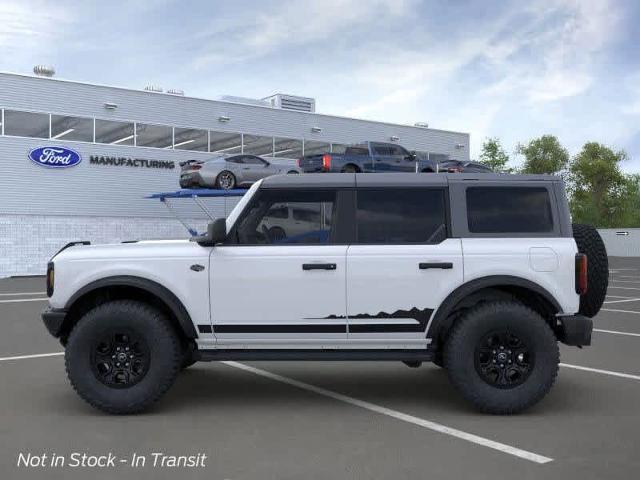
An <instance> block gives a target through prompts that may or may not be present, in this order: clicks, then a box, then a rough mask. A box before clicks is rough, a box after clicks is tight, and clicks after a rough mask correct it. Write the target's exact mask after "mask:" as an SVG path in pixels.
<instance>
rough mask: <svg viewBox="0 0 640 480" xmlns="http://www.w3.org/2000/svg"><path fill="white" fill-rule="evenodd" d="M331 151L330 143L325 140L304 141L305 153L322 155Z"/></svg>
mask: <svg viewBox="0 0 640 480" xmlns="http://www.w3.org/2000/svg"><path fill="white" fill-rule="evenodd" d="M330 151H331V144H330V143H326V142H318V141H315V140H305V141H304V154H305V155H322V154H324V153H329V152H330Z"/></svg>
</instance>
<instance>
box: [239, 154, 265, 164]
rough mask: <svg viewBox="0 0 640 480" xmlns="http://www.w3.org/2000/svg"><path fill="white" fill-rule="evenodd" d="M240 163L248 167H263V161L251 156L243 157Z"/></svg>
mask: <svg viewBox="0 0 640 480" xmlns="http://www.w3.org/2000/svg"><path fill="white" fill-rule="evenodd" d="M242 163H246V164H248V165H264V164H265V161H264V160H262V159H261V158H258V157H254V156H252V155H245V156H244V157H243V162H242Z"/></svg>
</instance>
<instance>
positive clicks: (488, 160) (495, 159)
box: [478, 137, 513, 173]
mask: <svg viewBox="0 0 640 480" xmlns="http://www.w3.org/2000/svg"><path fill="white" fill-rule="evenodd" d="M478 161H479V162H480V163H482V164H484V165H486V166H487V167H489V168H490V169H491V170H493V171H494V172H498V173H511V172H512V171H513V169H512V168H509V167H507V163H509V155H507V152H505V151H504V148H502V144H501V143H500V140H499V139H498V138H496V137H492V138H487V139H486V140H485V141H484V143H483V144H482V153H481V154H480V157H479V158H478Z"/></svg>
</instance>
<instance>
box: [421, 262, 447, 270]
mask: <svg viewBox="0 0 640 480" xmlns="http://www.w3.org/2000/svg"><path fill="white" fill-rule="evenodd" d="M418 267H419V268H420V270H427V269H429V268H440V269H442V270H449V269H451V268H453V263H451V262H426V263H419V264H418Z"/></svg>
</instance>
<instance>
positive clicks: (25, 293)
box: [0, 292, 47, 297]
mask: <svg viewBox="0 0 640 480" xmlns="http://www.w3.org/2000/svg"><path fill="white" fill-rule="evenodd" d="M45 293H47V292H18V293H0V297H17V296H20V295H44V294H45Z"/></svg>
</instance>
